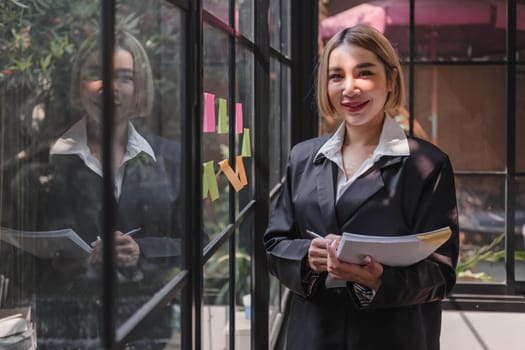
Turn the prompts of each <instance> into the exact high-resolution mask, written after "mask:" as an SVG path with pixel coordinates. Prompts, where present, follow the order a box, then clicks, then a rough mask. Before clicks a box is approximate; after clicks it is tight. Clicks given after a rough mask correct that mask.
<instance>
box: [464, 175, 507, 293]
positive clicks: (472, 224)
mask: <svg viewBox="0 0 525 350" xmlns="http://www.w3.org/2000/svg"><path fill="white" fill-rule="evenodd" d="M456 195H457V199H458V210H459V228H460V262H459V264H458V268H457V272H458V281H460V282H470V281H474V282H493V283H494V282H505V278H506V274H505V273H506V272H505V253H504V252H505V240H504V232H505V178H504V177H503V176H456Z"/></svg>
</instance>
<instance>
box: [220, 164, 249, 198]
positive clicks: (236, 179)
mask: <svg viewBox="0 0 525 350" xmlns="http://www.w3.org/2000/svg"><path fill="white" fill-rule="evenodd" d="M219 167H220V170H219V172H218V173H217V176H218V175H220V173H221V172H222V173H224V175H225V176H226V178H227V179H228V181H229V182H230V184H231V185H232V186H233V189H234V190H235V192H239V191H240V190H241V189H242V188H243V187H244V186H246V185H247V184H248V180H247V178H246V171H245V170H244V164H243V162H242V156H237V157H236V159H235V172H234V171H233V169H232V168H231V166H230V164H229V163H228V159H224V160H221V161H220V162H219Z"/></svg>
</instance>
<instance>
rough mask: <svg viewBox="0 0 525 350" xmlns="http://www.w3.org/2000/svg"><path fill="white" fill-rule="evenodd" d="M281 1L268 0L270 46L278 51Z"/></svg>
mask: <svg viewBox="0 0 525 350" xmlns="http://www.w3.org/2000/svg"><path fill="white" fill-rule="evenodd" d="M280 4H281V1H280V0H270V14H269V16H270V18H269V19H268V23H269V24H270V46H271V47H273V48H274V49H275V50H277V51H280V48H281V19H282V18H281V6H280Z"/></svg>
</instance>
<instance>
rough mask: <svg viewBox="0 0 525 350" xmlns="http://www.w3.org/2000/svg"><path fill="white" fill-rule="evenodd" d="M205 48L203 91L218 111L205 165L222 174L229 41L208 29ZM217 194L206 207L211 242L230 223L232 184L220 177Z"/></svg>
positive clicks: (206, 142) (206, 141)
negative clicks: (220, 170)
mask: <svg viewBox="0 0 525 350" xmlns="http://www.w3.org/2000/svg"><path fill="white" fill-rule="evenodd" d="M203 45H204V46H203V49H204V57H203V61H204V67H203V69H204V81H203V88H204V92H205V93H207V94H212V95H213V96H211V95H208V98H209V96H211V99H210V100H208V101H206V100H205V106H206V105H208V103H209V107H210V108H214V109H215V113H214V115H213V116H212V118H213V119H215V122H213V121H212V123H211V124H212V125H210V129H205V131H206V132H203V134H202V161H203V162H204V163H207V162H213V172H214V173H217V172H218V171H219V167H218V162H220V161H222V160H224V159H228V157H229V147H230V145H229V136H228V132H229V129H228V114H229V107H228V103H229V102H228V101H230V96H229V84H230V81H229V76H228V66H229V64H230V62H229V60H230V57H229V50H228V48H229V38H228V36H227V35H226V34H224V33H222V32H220V31H218V30H216V29H214V28H213V27H211V26H209V25H205V26H204V39H203ZM205 99H206V98H205ZM221 104H222V106H221ZM221 109H222V111H221ZM231 120H233V119H231ZM221 121H224V123H221ZM205 126H206V125H205ZM208 164H210V163H208ZM210 168H211V166H210ZM214 178H215V176H213V177H211V178H210V180H211V181H213V179H214ZM212 187H214V184H213V183H212V184H211V185H210V189H212ZM217 191H218V197H217V198H216V197H215V196H213V198H212V192H210V193H209V195H208V197H207V199H205V200H204V203H203V218H204V231H205V232H206V233H207V234H208V235H210V238H211V236H212V235H214V234H216V233H219V232H220V231H221V230H222V229H223V228H224V227H225V226H226V224H227V223H228V219H229V215H228V213H229V204H228V203H229V201H228V199H229V197H228V191H229V183H228V180H227V179H226V177H225V176H224V175H220V176H219V177H217Z"/></svg>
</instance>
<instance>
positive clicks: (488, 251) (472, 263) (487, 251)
mask: <svg viewBox="0 0 525 350" xmlns="http://www.w3.org/2000/svg"><path fill="white" fill-rule="evenodd" d="M503 238H505V234H504V233H502V234H500V235H498V236H497V237H496V238H494V239H493V240H492V242H490V243H489V244H486V245H484V246H482V247H480V248H478V249H476V250H474V251H473V252H472V253H471V254H469V255H468V256H465V257H462V258H460V259H459V262H458V265H457V266H456V275H457V278H458V279H473V280H481V281H483V282H490V281H492V276H490V275H488V274H487V273H485V272H475V269H476V267H477V266H478V264H479V263H480V262H501V261H503V260H504V259H505V249H504V248H500V249H497V250H494V249H496V248H497V247H498V246H500V243H501V242H502V241H503ZM514 259H515V261H525V250H523V251H516V252H515V255H514Z"/></svg>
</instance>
